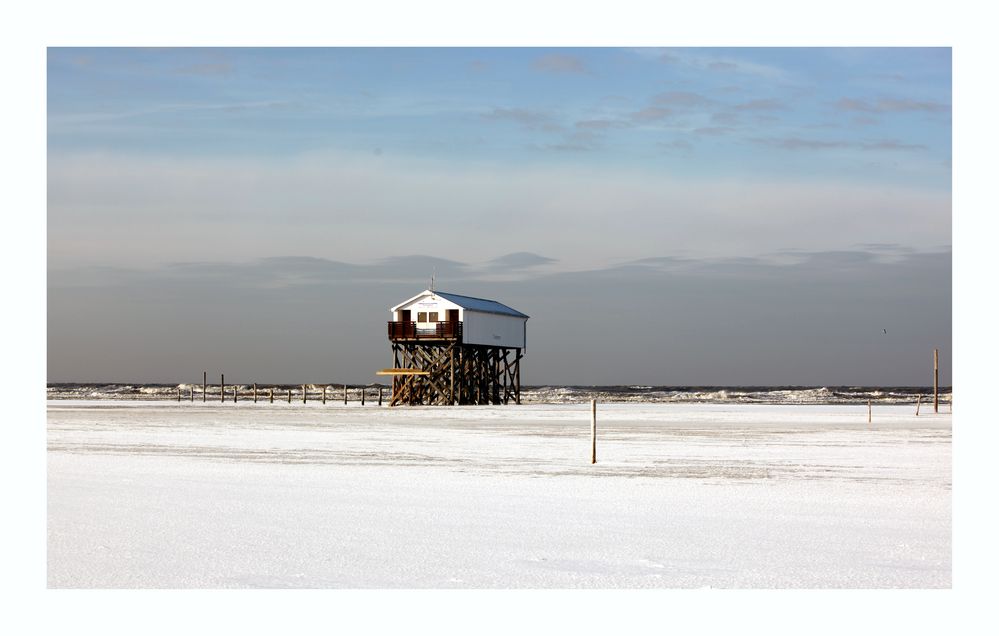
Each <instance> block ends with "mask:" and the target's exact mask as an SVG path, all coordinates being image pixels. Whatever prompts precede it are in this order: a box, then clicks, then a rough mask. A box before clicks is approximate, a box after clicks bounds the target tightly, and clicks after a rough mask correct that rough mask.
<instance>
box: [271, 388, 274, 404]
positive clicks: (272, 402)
mask: <svg viewBox="0 0 999 636" xmlns="http://www.w3.org/2000/svg"><path fill="white" fill-rule="evenodd" d="M271 404H274V387H271Z"/></svg>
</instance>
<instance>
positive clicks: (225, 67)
mask: <svg viewBox="0 0 999 636" xmlns="http://www.w3.org/2000/svg"><path fill="white" fill-rule="evenodd" d="M232 71H233V67H232V64H229V63H228V62H217V63H206V64H192V65H190V66H184V67H182V68H179V69H177V71H176V72H177V74H178V75H205V76H208V77H219V76H224V75H229V74H231V73H232Z"/></svg>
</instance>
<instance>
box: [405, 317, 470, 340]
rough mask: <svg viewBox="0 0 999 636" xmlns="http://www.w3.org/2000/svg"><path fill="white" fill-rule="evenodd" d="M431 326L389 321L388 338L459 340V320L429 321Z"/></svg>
mask: <svg viewBox="0 0 999 636" xmlns="http://www.w3.org/2000/svg"><path fill="white" fill-rule="evenodd" d="M431 324H432V325H433V326H432V327H417V324H416V323H415V322H389V323H388V337H389V339H390V340H461V321H460V320H458V321H446V322H437V323H431Z"/></svg>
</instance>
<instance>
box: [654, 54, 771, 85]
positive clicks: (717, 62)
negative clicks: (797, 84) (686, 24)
mask: <svg viewBox="0 0 999 636" xmlns="http://www.w3.org/2000/svg"><path fill="white" fill-rule="evenodd" d="M660 51H661V53H660V55H659V58H658V59H659V61H661V62H663V63H666V64H674V65H678V66H686V67H689V68H693V69H696V70H701V71H709V72H712V73H719V74H740V75H752V76H755V77H758V78H764V79H768V80H774V81H786V80H788V79H789V78H790V76H789V73H788V72H787V71H785V70H784V69H782V68H779V67H776V66H772V65H768V64H760V63H757V62H750V61H748V60H742V59H738V58H736V57H732V56H716V55H703V54H700V53H692V52H688V51H686V50H685V49H660Z"/></svg>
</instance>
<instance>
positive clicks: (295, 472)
mask: <svg viewBox="0 0 999 636" xmlns="http://www.w3.org/2000/svg"><path fill="white" fill-rule="evenodd" d="M914 411H915V409H914V408H913V407H912V406H909V405H898V406H894V405H892V406H877V405H876V406H875V408H874V412H873V422H872V423H871V424H868V423H867V406H866V405H864V406H844V405H835V406H764V405H710V404H687V405H677V404H612V405H599V406H598V436H599V441H598V451H597V455H598V463H597V464H596V465H591V464H590V462H589V452H590V438H589V434H590V433H589V431H590V422H589V405H579V404H576V405H529V406H512V405H511V406H503V407H451V408H394V409H389V408H379V407H377V406H373V405H369V406H365V407H360V406H359V405H356V404H353V405H350V406H344V405H343V404H342V403H337V404H327V405H322V404H319V403H311V404H304V405H303V404H301V403H297V404H287V403H275V404H266V403H262V404H253V403H252V402H249V401H247V402H245V403H244V402H240V403H237V404H232V403H226V404H218V403H214V404H211V403H209V404H202V403H200V402H195V403H193V404H192V403H188V402H182V403H176V402H148V401H143V402H138V401H136V402H129V401H115V402H107V401H83V400H81V401H59V402H55V403H53V402H50V403H49V406H48V448H49V450H48V585H49V587H53V588H64V587H68V588H178V587H182V588H187V587H191V588H230V587H233V588H258V587H263V588H303V587H304V588H452V587H455V588H483V587H484V588H701V587H723V588H733V587H735V588H747V587H748V588H797V587H804V588H816V587H818V588H949V587H950V586H951V416H950V415H949V414H947V413H941V414H937V415H934V414H932V412H931V411H932V409H931V408H929V409H928V408H925V406H924V408H923V409H922V411H921V415H920V416H918V417H916V416H915V415H914ZM928 411H929V413H928Z"/></svg>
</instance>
